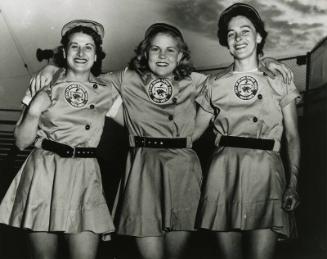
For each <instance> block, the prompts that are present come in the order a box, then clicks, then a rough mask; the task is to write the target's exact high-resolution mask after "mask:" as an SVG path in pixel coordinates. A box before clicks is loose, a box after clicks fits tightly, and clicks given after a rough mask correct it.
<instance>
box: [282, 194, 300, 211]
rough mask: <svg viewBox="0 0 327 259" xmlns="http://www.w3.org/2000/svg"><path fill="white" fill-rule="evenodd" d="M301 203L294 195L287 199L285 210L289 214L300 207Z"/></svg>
mask: <svg viewBox="0 0 327 259" xmlns="http://www.w3.org/2000/svg"><path fill="white" fill-rule="evenodd" d="M299 204H300V202H299V200H298V199H297V198H296V197H295V196H294V195H289V196H287V197H285V199H284V202H283V209H284V210H285V211H287V212H290V211H293V210H295V209H296V208H297V207H298V206H299Z"/></svg>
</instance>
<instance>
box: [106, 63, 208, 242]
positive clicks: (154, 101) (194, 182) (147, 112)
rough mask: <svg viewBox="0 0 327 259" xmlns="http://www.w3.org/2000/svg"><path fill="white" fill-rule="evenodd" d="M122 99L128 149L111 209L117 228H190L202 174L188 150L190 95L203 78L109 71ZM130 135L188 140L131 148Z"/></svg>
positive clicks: (141, 232)
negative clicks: (178, 145)
mask: <svg viewBox="0 0 327 259" xmlns="http://www.w3.org/2000/svg"><path fill="white" fill-rule="evenodd" d="M111 78H112V81H113V83H114V85H115V86H116V88H117V89H118V91H119V93H120V95H121V97H122V100H123V108H124V109H123V111H124V119H125V125H126V126H127V129H128V132H129V141H130V146H131V148H130V150H129V153H128V157H127V163H126V172H125V174H124V176H123V177H122V180H121V183H120V187H119V192H118V194H117V199H116V202H115V207H114V218H115V226H116V232H117V233H118V234H121V235H129V236H138V237H147V236H160V235H162V234H164V233H165V232H166V231H173V230H185V231H191V230H194V224H195V215H196V210H197V207H198V202H199V199H200V186H201V181H202V172H201V168H200V162H199V159H198V157H197V155H196V153H195V152H194V150H192V148H191V146H192V140H191V137H192V134H193V130H194V124H195V114H196V104H195V97H196V96H197V94H198V93H199V85H200V84H201V83H203V81H204V80H205V76H204V75H201V74H198V73H192V74H191V75H190V76H189V77H187V78H186V79H184V80H181V81H174V80H172V81H171V80H168V79H163V78H161V79H160V78H154V77H153V76H151V75H149V77H148V78H147V79H146V80H144V81H143V80H142V79H141V78H140V76H139V75H138V74H137V73H136V72H134V71H130V70H125V71H122V72H119V73H116V74H112V75H111ZM134 136H142V137H156V138H187V148H178V149H174V148H149V147H135V143H133V142H134Z"/></svg>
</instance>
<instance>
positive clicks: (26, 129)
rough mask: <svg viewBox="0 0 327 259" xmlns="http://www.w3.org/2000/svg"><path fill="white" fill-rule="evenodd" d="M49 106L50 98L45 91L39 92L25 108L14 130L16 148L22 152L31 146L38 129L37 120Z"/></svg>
mask: <svg viewBox="0 0 327 259" xmlns="http://www.w3.org/2000/svg"><path fill="white" fill-rule="evenodd" d="M49 105H50V98H49V96H48V94H47V93H46V92H45V91H41V92H39V93H38V94H37V95H36V96H35V97H34V98H33V100H32V102H31V104H30V106H29V107H26V108H25V109H24V110H23V112H22V115H21V117H20V118H19V120H18V122H17V125H16V128H15V132H14V134H15V138H16V146H17V147H18V148H19V149H20V150H24V149H25V148H27V147H28V146H29V145H31V144H32V143H33V142H34V140H35V138H36V133H37V129H38V124H39V119H40V116H41V114H42V112H43V111H45V110H46V109H47V108H48V107H49Z"/></svg>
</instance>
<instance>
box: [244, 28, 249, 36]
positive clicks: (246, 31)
mask: <svg viewBox="0 0 327 259" xmlns="http://www.w3.org/2000/svg"><path fill="white" fill-rule="evenodd" d="M249 32H250V31H249V30H248V29H246V30H242V35H247V34H248V33H249Z"/></svg>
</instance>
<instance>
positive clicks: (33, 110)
mask: <svg viewBox="0 0 327 259" xmlns="http://www.w3.org/2000/svg"><path fill="white" fill-rule="evenodd" d="M50 105H51V100H50V97H49V94H48V93H47V91H46V90H41V91H39V92H38V93H37V94H36V95H35V97H34V98H33V100H32V102H31V104H30V107H29V110H28V112H29V114H31V115H34V116H40V114H41V113H42V112H44V111H45V110H47V109H48V108H49V106H50Z"/></svg>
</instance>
